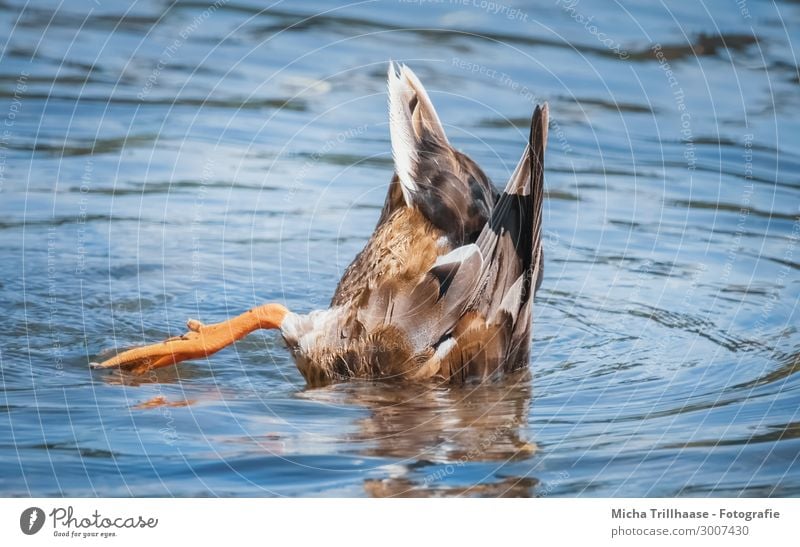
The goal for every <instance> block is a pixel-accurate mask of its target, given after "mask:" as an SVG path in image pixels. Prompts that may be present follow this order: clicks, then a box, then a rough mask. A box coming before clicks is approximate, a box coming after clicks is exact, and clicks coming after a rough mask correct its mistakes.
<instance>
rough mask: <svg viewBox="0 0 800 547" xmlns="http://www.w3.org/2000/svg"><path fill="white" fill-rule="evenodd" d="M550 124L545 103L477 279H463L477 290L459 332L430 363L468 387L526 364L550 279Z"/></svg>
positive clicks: (497, 211) (494, 220) (481, 245)
mask: <svg viewBox="0 0 800 547" xmlns="http://www.w3.org/2000/svg"><path fill="white" fill-rule="evenodd" d="M547 124H548V108H547V105H544V106H543V107H537V108H536V110H535V112H534V114H533V119H532V123H531V131H530V136H529V142H528V145H527V146H526V148H525V152H524V153H523V156H522V159H521V160H520V162H519V164H518V165H517V168H516V169H515V171H514V173H513V174H512V176H511V179H510V180H509V182H508V184H507V185H506V188H505V190H504V191H503V193H502V195H501V196H500V198H499V199H498V201H497V203H496V205H495V206H494V209H493V210H492V215H491V218H490V219H489V222H488V223H487V224H486V226H485V227H484V229H483V230H482V231H481V233H480V235H479V237H478V238H477V241H476V243H475V246H476V247H477V249H478V253H479V255H480V258H481V260H480V264H481V268H480V272H479V273H478V274H477V280H472V279H470V280H467V281H461V282H465V283H466V284H467V285H468V286H470V287H471V289H470V291H469V296H468V299H467V301H466V302H464V305H463V309H462V313H461V315H460V316H459V318H458V319H457V320H456V321H455V323H454V326H452V327H450V326H449V321H444V322H443V323H442V326H444V327H446V328H449V329H450V330H448V331H443V333H442V334H443V336H442V337H441V338H440V341H439V342H438V347H437V348H436V349H437V352H436V354H437V355H436V359H434V360H433V361H432V362H429V363H428V366H429V368H430V369H435V370H436V374H437V375H440V376H443V377H445V378H449V379H451V380H454V381H462V380H464V379H466V378H467V377H472V376H479V377H483V376H488V375H491V374H493V373H494V372H496V371H499V370H506V371H510V370H515V369H517V368H521V367H524V366H526V365H527V363H528V358H529V354H530V337H531V315H532V311H533V296H534V293H535V292H536V290H537V289H538V288H539V286H540V285H541V282H542V276H543V273H544V261H543V260H544V256H543V250H542V202H543V192H544V152H545V146H546V141H547ZM458 282H460V281H459V280H458V279H457V278H453V282H452V283H451V284H450V285H449V287H448V291H451V290H454V289H458V288H457V287H454V285H456V284H457V283H458ZM460 297H461V295H460V294H458V295H457V296H456V298H460ZM450 319H452V318H450Z"/></svg>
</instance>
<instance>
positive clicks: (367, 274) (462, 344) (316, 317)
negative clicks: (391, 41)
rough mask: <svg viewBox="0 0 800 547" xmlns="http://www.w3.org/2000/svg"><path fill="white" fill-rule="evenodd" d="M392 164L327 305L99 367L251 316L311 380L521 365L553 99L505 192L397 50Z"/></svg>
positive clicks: (133, 362)
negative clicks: (448, 128) (453, 140)
mask: <svg viewBox="0 0 800 547" xmlns="http://www.w3.org/2000/svg"><path fill="white" fill-rule="evenodd" d="M388 95H389V101H388V102H389V130H390V131H389V132H390V140H391V149H392V157H393V161H394V173H393V176H392V178H391V180H390V182H389V186H388V191H387V194H386V198H385V201H384V204H383V208H382V210H381V213H380V217H379V219H378V222H377V225H376V227H375V230H374V232H373V233H372V235H371V237H370V238H369V240H368V241H367V243H366V245H365V247H364V248H363V250H362V251H361V252H360V253H359V254H358V255H357V256H356V257H355V259H354V260H353V262H352V263H351V264H350V266H349V267H348V268H347V269H346V270H345V271H344V273H343V275H342V277H341V279H340V281H339V284H338V286H337V287H336V290H335V291H334V294H333V298H332V299H331V302H330V305H329V306H328V308H327V309H320V310H314V311H311V312H309V313H296V312H292V311H290V310H289V309H287V308H286V307H285V306H284V305H283V304H281V303H275V302H273V303H267V304H263V305H260V306H257V307H254V308H252V309H250V310H248V311H246V312H244V313H242V314H241V315H239V316H237V317H234V318H232V319H228V320H227V321H223V322H220V323H216V324H203V323H201V322H200V321H197V320H193V319H190V320H189V321H188V322H187V328H188V332H187V333H186V334H183V335H181V336H177V337H173V338H169V339H167V340H164V341H162V342H158V343H155V344H152V345H148V346H143V347H135V348H132V349H128V350H127V351H123V352H121V353H119V354H117V355H116V356H114V357H112V358H110V359H107V360H105V361H103V362H100V363H91V366H92V367H93V368H97V369H107V368H120V369H124V370H127V371H130V372H132V373H134V374H144V373H145V372H148V371H151V370H153V369H158V368H161V367H168V366H173V365H177V364H178V363H180V362H183V361H187V360H194V359H201V358H205V357H208V356H210V355H211V354H213V353H216V352H218V351H220V350H222V349H223V348H225V347H227V346H229V345H231V344H233V343H234V342H235V341H237V340H239V339H241V338H243V337H245V336H247V335H248V334H249V333H251V332H253V331H255V330H257V329H276V330H278V331H279V332H280V335H281V337H282V338H283V340H284V342H285V344H286V347H287V348H288V351H289V352H290V353H291V356H292V357H293V359H294V362H295V363H296V365H297V368H298V370H299V372H300V373H301V374H302V376H303V377H304V378H305V380H306V382H307V383H308V384H309V385H324V384H330V383H335V382H341V381H347V380H353V379H366V380H399V381H405V382H415V381H426V380H438V381H440V382H448V383H464V382H467V381H469V380H471V379H479V380H482V379H487V378H491V377H496V376H499V375H502V374H505V373H509V372H513V371H516V370H519V369H521V368H524V367H527V366H528V362H529V358H530V350H531V335H532V313H533V301H534V295H535V293H536V291H537V290H538V289H539V287H540V286H541V283H542V279H543V274H544V253H543V248H542V201H543V193H544V155H545V148H546V143H547V131H548V118H549V110H548V106H547V103H544V104H542V105H536V106H535V109H534V112H533V115H532V119H531V125H530V132H529V135H528V142H527V143H526V145H525V149H524V151H523V153H522V157H521V159H520V160H519V162H518V163H517V165H516V168H515V169H514V171H513V173H512V174H511V177H510V179H509V180H508V182H507V184H506V185H505V188H504V189H503V190H502V192H501V191H498V190H497V189H496V188H495V186H494V185H493V184H492V182H491V181H490V180H489V178H488V177H487V176H486V174H485V173H484V172H483V170H481V168H480V167H479V166H478V164H477V163H475V162H474V161H473V160H472V159H471V158H470V157H469V156H467V155H466V154H464V153H462V152H461V151H459V150H456V149H455V148H454V147H453V146H452V145H451V144H450V141H449V140H448V138H447V135H446V134H445V129H444V126H443V125H442V122H441V121H440V119H439V116H438V114H437V113H436V110H435V109H434V106H433V103H432V101H431V99H430V97H429V95H428V93H427V91H426V90H425V88H424V87H423V85H422V83H421V82H420V80H419V78H418V77H417V75H416V74H415V73H414V72H413V71H412V70H411V69H410V68H409V67H408V66H406V65H405V64H396V63H394V62H390V63H389V74H388Z"/></svg>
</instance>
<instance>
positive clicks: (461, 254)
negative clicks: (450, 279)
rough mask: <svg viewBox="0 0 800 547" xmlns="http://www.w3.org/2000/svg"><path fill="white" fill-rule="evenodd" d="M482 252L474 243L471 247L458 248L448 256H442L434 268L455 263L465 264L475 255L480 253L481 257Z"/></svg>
mask: <svg viewBox="0 0 800 547" xmlns="http://www.w3.org/2000/svg"><path fill="white" fill-rule="evenodd" d="M480 252H481V250H480V249H479V248H478V246H477V245H475V244H474V243H470V244H469V245H462V246H461V247H457V248H455V249H453V250H452V251H450V252H449V253H447V254H446V255H442V256H440V257H439V258H437V259H436V262H434V264H433V265H434V266H441V265H442V264H452V263H454V262H464V261H465V260H466V259H468V258H469V257H471V256H472V255H473V254H474V253H478V254H479V256H480Z"/></svg>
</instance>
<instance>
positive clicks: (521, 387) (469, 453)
mask: <svg viewBox="0 0 800 547" xmlns="http://www.w3.org/2000/svg"><path fill="white" fill-rule="evenodd" d="M299 396H300V397H302V398H305V399H309V400H314V401H316V402H320V403H324V404H327V405H336V406H339V405H352V406H358V407H362V408H365V409H367V410H368V411H369V414H368V416H367V417H363V418H359V419H358V420H357V422H356V425H357V428H356V432H355V433H354V435H353V436H352V437H351V438H349V439H348V442H349V443H352V444H351V446H354V447H355V449H356V450H357V451H358V453H359V454H360V455H363V456H366V457H379V458H388V459H398V460H400V461H401V464H400V465H396V466H391V470H390V472H389V475H388V476H387V477H385V478H381V479H374V478H371V479H367V480H365V481H364V489H365V491H366V493H367V494H368V495H370V496H375V497H396V496H412V497H437V496H493V497H497V496H505V497H518V496H526V497H527V496H534V495H536V485H537V484H538V482H539V481H538V480H537V479H535V478H533V477H531V476H529V475H527V474H524V473H523V474H521V475H520V474H517V475H513V474H505V473H504V472H503V468H504V467H506V466H507V465H508V464H509V463H512V462H519V461H524V460H530V459H532V458H533V457H534V456H535V454H536V451H537V447H536V445H535V443H534V442H533V441H532V440H530V439H529V434H530V433H529V428H528V426H527V424H528V422H529V416H528V415H529V412H530V405H531V382H530V372H529V371H527V370H522V371H519V372H517V373H515V374H510V375H506V376H505V377H503V378H501V379H499V380H495V381H484V382H481V383H475V384H466V385H463V386H450V385H437V384H425V383H422V384H419V383H411V384H397V385H395V386H393V389H386V384H385V383H366V382H363V383H362V382H354V383H347V384H337V385H332V386H328V387H325V388H318V389H308V390H305V391H303V392H302V393H300V394H299Z"/></svg>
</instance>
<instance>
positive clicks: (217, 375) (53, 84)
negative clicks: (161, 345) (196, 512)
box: [0, 0, 800, 496]
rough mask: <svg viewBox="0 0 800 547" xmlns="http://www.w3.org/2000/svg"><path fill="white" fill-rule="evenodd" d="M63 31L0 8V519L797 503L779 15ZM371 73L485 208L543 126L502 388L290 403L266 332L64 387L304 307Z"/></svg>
mask: <svg viewBox="0 0 800 547" xmlns="http://www.w3.org/2000/svg"><path fill="white" fill-rule="evenodd" d="M79 4H80V5H78V4H74V3H67V2H64V3H61V2H36V3H26V2H22V1H17V0H10V1H7V2H3V3H2V4H0V28H2V32H0V36H2V38H0V40H2V49H0V73H2V83H0V117H2V121H0V123H2V124H3V125H2V130H0V299H2V300H1V301H2V310H3V312H4V313H3V314H2V316H0V382H2V388H1V389H2V391H0V461H2V471H1V472H0V494H2V495H13V496H24V495H34V496H56V495H69V496H93V495H100V496H130V495H156V496H262V495H263V496H404V495H413V496H547V495H552V496H676V495H678V496H790V495H798V494H800V464H799V463H798V454H800V417H798V407H800V375H798V374H797V372H798V371H799V370H800V332H798V327H797V325H798V324H800V323H799V322H798V311H797V303H798V296H800V276H798V271H799V270H800V259H799V257H800V246H798V239H800V216H799V215H800V141H798V138H797V137H798V135H800V116H798V112H800V93H798V91H799V89H798V85H800V79H799V78H798V63H797V59H796V55H795V49H794V46H795V45H797V43H798V34H797V28H798V24H799V23H800V13H798V11H799V10H800V8H798V6H797V4H796V3H792V2H777V3H772V2H767V1H761V0H750V1H748V2H746V3H738V4H736V3H733V2H730V1H727V0H726V1H722V0H720V1H711V2H703V3H700V4H698V3H697V2H694V1H688V0H687V1H679V2H670V3H669V6H667V5H664V4H661V5H653V6H638V5H622V4H616V3H614V4H609V3H607V2H599V1H598V2H594V1H589V0H582V1H580V2H573V1H570V2H541V3H536V4H533V3H521V2H519V3H517V2H509V3H508V4H503V5H502V7H505V8H507V9H502V10H493V9H489V8H488V4H486V3H484V4H481V3H480V2H475V3H458V2H447V1H444V2H406V1H398V2H392V1H387V2H369V1H368V2H359V3H354V4H350V5H346V6H341V7H334V6H332V5H329V4H327V3H322V2H320V3H313V2H304V3H302V5H301V4H299V3H291V4H290V3H287V2H284V3H281V2H277V3H276V4H275V5H274V6H272V7H270V8H268V9H264V8H263V7H262V6H261V5H260V4H259V3H257V2H250V1H249V0H230V1H227V2H226V1H223V0H220V1H218V2H217V3H216V4H213V3H210V2H209V3H207V2H203V1H200V2H174V3H173V2H167V1H155V0H153V1H139V2H134V3H132V4H128V3H115V2H102V3H99V2H98V3H91V2H86V3H79ZM482 5H485V6H487V7H481V6H482ZM496 5H498V6H499V5H500V4H496ZM515 10H516V11H515ZM495 11H496V12H495ZM589 18H592V19H591V21H589ZM390 58H391V59H394V60H396V61H402V62H406V63H408V64H409V65H410V66H412V68H413V69H414V70H415V71H416V72H417V74H418V75H419V76H420V78H421V79H422V81H423V82H424V83H425V85H426V86H427V88H428V90H429V93H430V95H431V97H432V99H433V101H434V103H435V104H436V105H437V108H438V110H439V114H440V116H441V118H442V120H443V121H444V123H445V125H446V128H447V131H448V134H449V136H450V140H451V141H452V142H453V143H454V144H455V145H456V146H457V147H458V148H460V149H462V150H463V151H465V152H467V153H468V154H470V155H471V156H472V157H473V158H474V159H475V160H476V161H478V162H479V163H480V164H481V165H482V166H483V167H484V169H485V170H486V172H487V173H488V174H489V176H490V177H491V178H492V179H493V180H494V181H495V183H496V184H498V185H503V184H504V183H505V180H506V179H507V177H508V176H509V175H510V172H511V170H512V169H513V167H514V165H515V164H516V161H517V160H518V158H519V156H520V154H521V152H522V148H523V145H524V142H525V138H526V135H527V124H528V119H529V116H530V114H531V112H532V110H533V106H534V103H536V102H540V101H544V100H546V101H548V102H549V104H550V108H551V117H552V120H551V127H550V142H549V148H548V152H547V178H546V184H547V200H546V202H545V204H544V210H545V218H544V229H545V238H546V240H545V253H546V254H545V256H546V268H545V279H544V283H543V285H542V289H541V291H540V292H539V293H538V295H537V300H536V309H535V312H534V315H535V328H534V345H533V351H532V356H531V366H530V370H529V371H527V372H524V373H521V374H518V375H515V376H512V377H508V378H505V379H504V380H503V381H501V382H494V383H488V384H484V385H481V384H475V385H468V386H464V387H450V386H438V385H432V384H426V385H410V386H402V385H397V384H384V383H373V382H351V383H347V384H341V385H334V386H329V387H325V388H318V389H310V388H307V387H306V386H305V385H304V381H303V379H302V377H301V376H300V374H299V373H298V371H297V370H296V368H295V366H294V364H293V363H292V362H291V360H290V358H289V355H288V353H287V352H286V351H285V349H284V348H283V347H282V345H281V343H280V341H279V340H278V339H277V337H276V335H275V333H274V332H266V333H256V334H253V335H251V336H250V337H248V338H247V339H246V340H244V341H241V342H239V343H238V344H236V346H234V347H232V348H229V349H227V350H225V351H223V352H221V353H219V354H217V355H214V356H213V357H212V358H211V359H209V360H203V361H199V362H192V363H186V364H184V365H181V366H180V367H178V368H174V369H170V370H163V371H160V372H159V373H158V374H156V375H153V376H147V377H143V378H134V377H130V376H126V375H120V374H118V373H114V372H96V371H91V370H89V368H88V366H87V365H88V363H89V362H90V361H94V360H97V359H98V358H101V357H104V356H107V355H110V354H111V353H113V352H114V351H115V349H116V348H124V347H127V346H131V345H135V344H141V343H149V342H153V341H156V340H161V339H163V338H165V337H166V336H169V335H175V334H179V333H181V332H183V331H184V321H185V320H186V318H188V317H196V318H199V319H201V320H203V321H205V322H215V321H219V320H222V319H224V318H226V317H229V316H231V315H234V314H237V313H239V312H241V311H243V310H245V309H247V308H248V307H251V306H253V305H256V304H260V303H263V302H267V301H279V302H282V303H284V304H286V305H287V306H288V307H289V308H291V309H293V310H296V311H299V312H306V311H309V310H312V309H315V308H319V307H324V306H326V305H327V302H328V301H329V299H330V297H331V294H332V292H333V289H334V287H335V285H336V282H337V280H338V278H339V277H340V275H341V273H342V271H343V270H344V268H346V267H347V265H348V264H349V262H350V260H352V258H353V257H354V256H355V254H356V253H357V252H358V251H359V250H360V249H361V247H362V246H363V245H364V243H365V242H366V239H367V238H368V236H369V234H370V232H371V230H372V228H373V227H374V224H375V222H376V220H377V218H378V215H379V212H380V207H381V204H382V202H383V198H384V194H385V191H386V185H387V183H388V181H389V178H390V175H391V170H392V162H391V154H390V144H389V135H388V126H387V113H386V93H385V89H386V83H385V74H386V69H387V60H388V59H390Z"/></svg>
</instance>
